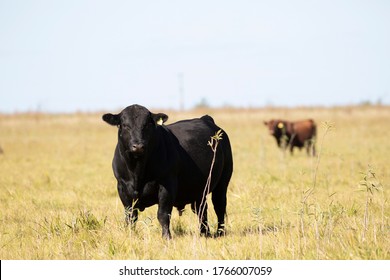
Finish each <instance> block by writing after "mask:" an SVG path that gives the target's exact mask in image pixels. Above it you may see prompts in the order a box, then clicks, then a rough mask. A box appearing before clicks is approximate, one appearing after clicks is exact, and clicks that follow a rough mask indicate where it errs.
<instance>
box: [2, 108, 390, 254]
mask: <svg viewBox="0 0 390 280" xmlns="http://www.w3.org/2000/svg"><path fill="white" fill-rule="evenodd" d="M166 113H168V114H169V116H170V119H169V122H173V121H176V120H179V119H183V118H192V117H198V116H200V115H202V114H204V113H208V114H210V115H212V116H213V117H214V119H215V121H216V122H217V123H218V124H219V125H220V126H221V127H223V128H224V129H225V130H226V131H227V133H228V134H229V136H230V139H231V142H232V148H233V155H234V173H233V178H232V181H231V184H230V186H229V190H228V209H227V212H228V220H227V225H226V227H227V235H226V236H225V237H222V238H218V239H206V238H201V237H199V235H198V229H197V218H196V216H195V215H194V214H193V213H191V211H190V210H189V207H188V206H187V208H186V209H187V211H186V212H185V213H184V215H183V216H182V217H179V216H178V214H177V212H174V213H173V217H172V222H171V227H172V234H173V239H172V240H170V241H166V240H164V239H162V238H161V227H160V225H159V224H158V221H157V219H156V212H157V207H156V206H153V207H151V208H148V209H147V210H145V211H144V212H142V213H141V214H140V219H139V222H138V223H137V227H136V229H135V230H131V229H129V228H126V227H125V226H124V222H123V208H122V205H121V203H120V200H119V198H118V195H117V192H116V187H115V186H116V183H115V179H114V177H113V174H112V170H111V159H112V156H113V151H114V147H115V144H116V130H115V128H113V127H110V126H108V125H106V124H105V123H103V121H101V114H74V115H41V114H22V115H11V116H9V115H3V116H0V147H1V148H2V149H3V153H2V154H0V203H1V213H0V259H218V260H219V259H229V260H231V259H390V225H389V215H390V208H389V204H388V202H389V201H388V200H389V194H390V193H389V183H390V169H389V159H390V141H389V139H390V127H389V122H390V108H389V107H350V108H295V109H281V108H278V109H273V108H269V109H258V110H256V109H247V110H244V109H242V110H238V109H237V110H236V109H230V110H228V109H225V110H203V111H201V110H199V111H189V112H183V113H179V112H169V111H168V112H166ZM276 117H280V118H286V119H293V120H297V119H301V118H308V117H310V118H313V119H315V120H316V121H317V123H318V126H319V131H318V141H317V151H319V152H320V153H319V155H318V157H317V158H309V157H307V156H306V154H305V152H304V151H301V152H299V151H296V152H295V155H294V156H290V154H289V153H283V152H282V151H280V150H279V149H277V147H276V143H275V141H274V139H273V138H272V137H271V136H270V135H268V132H267V130H266V128H265V126H264V125H263V120H268V119H270V118H276ZM205 144H207V143H205ZM370 172H371V173H370ZM372 172H374V173H375V178H373V177H372ZM371 191H372V193H371ZM209 206H210V207H209V209H210V211H209V220H210V223H211V226H212V228H213V230H215V227H216V218H215V214H214V212H213V209H212V205H211V204H210V205H209Z"/></svg>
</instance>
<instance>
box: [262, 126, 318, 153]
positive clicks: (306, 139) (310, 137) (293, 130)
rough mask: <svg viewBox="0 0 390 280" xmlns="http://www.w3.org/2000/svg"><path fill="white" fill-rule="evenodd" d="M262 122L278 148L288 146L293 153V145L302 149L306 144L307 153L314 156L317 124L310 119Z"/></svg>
mask: <svg viewBox="0 0 390 280" xmlns="http://www.w3.org/2000/svg"><path fill="white" fill-rule="evenodd" d="M264 124H265V125H266V126H267V127H268V130H269V132H270V134H271V135H273V136H274V137H275V139H276V142H277V144H278V146H279V147H280V148H282V149H287V148H290V152H291V154H293V149H294V147H298V148H299V149H302V147H304V146H306V151H307V154H308V155H312V156H315V138H316V135H317V126H316V124H315V122H314V121H313V120H312V119H307V120H300V121H294V122H290V121H286V120H280V119H272V120H269V121H265V122H264Z"/></svg>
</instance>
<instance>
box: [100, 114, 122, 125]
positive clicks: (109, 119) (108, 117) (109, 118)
mask: <svg viewBox="0 0 390 280" xmlns="http://www.w3.org/2000/svg"><path fill="white" fill-rule="evenodd" d="M102 119H103V121H105V122H106V123H108V124H111V125H120V124H121V120H120V117H119V115H114V114H104V115H103V116H102Z"/></svg>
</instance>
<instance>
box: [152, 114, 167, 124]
mask: <svg viewBox="0 0 390 280" xmlns="http://www.w3.org/2000/svg"><path fill="white" fill-rule="evenodd" d="M152 118H153V121H154V123H155V124H158V125H162V124H163V123H165V122H166V121H167V120H168V116H167V115H166V114H164V113H158V114H152Z"/></svg>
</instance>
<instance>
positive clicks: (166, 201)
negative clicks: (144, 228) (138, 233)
mask: <svg viewBox="0 0 390 280" xmlns="http://www.w3.org/2000/svg"><path fill="white" fill-rule="evenodd" d="M172 208H173V200H172V197H171V194H170V193H169V192H168V190H167V189H166V188H165V187H164V186H160V187H159V192H158V211H157V219H158V221H159V222H160V224H161V227H162V237H163V238H166V239H171V238H172V235H171V231H170V230H169V223H170V220H171V214H172Z"/></svg>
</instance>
